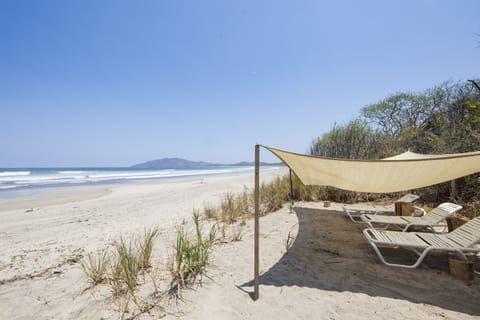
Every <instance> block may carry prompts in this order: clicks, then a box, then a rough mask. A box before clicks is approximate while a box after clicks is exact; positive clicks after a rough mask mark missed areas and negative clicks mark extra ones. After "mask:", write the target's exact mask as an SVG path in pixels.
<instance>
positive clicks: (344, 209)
mask: <svg viewBox="0 0 480 320" xmlns="http://www.w3.org/2000/svg"><path fill="white" fill-rule="evenodd" d="M343 211H344V212H345V214H346V215H347V216H348V217H349V218H350V220H352V221H353V223H363V221H362V219H361V218H360V216H353V215H352V214H351V213H350V211H349V210H347V208H345V207H343ZM355 218H356V219H360V220H355Z"/></svg>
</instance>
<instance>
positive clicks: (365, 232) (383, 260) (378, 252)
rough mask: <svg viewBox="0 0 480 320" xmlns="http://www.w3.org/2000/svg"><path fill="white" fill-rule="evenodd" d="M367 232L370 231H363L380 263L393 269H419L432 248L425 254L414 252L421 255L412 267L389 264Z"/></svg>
mask: <svg viewBox="0 0 480 320" xmlns="http://www.w3.org/2000/svg"><path fill="white" fill-rule="evenodd" d="M367 231H368V229H365V230H363V233H364V234H365V238H366V239H367V241H368V243H370V245H371V246H372V248H373V250H374V251H375V253H376V254H377V256H378V258H379V259H380V261H382V263H383V264H386V265H387V266H391V267H401V268H409V269H414V268H416V267H418V266H419V265H420V264H421V263H422V261H423V259H425V257H426V256H427V254H428V253H429V252H430V250H431V248H426V249H425V250H423V252H421V253H419V252H418V251H417V250H414V252H415V253H417V254H418V255H419V257H418V259H417V261H415V263H414V264H412V265H405V264H397V263H390V262H387V261H386V260H385V258H384V257H383V254H382V253H381V252H380V249H379V248H378V246H377V245H376V243H375V242H374V241H372V239H371V238H370V237H369V236H368V235H367Z"/></svg>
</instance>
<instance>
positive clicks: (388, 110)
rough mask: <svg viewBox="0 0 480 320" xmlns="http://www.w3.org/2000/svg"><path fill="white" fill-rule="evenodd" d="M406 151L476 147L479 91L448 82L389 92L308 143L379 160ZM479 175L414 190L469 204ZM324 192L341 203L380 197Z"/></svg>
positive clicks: (334, 153) (335, 153) (479, 146)
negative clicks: (429, 86) (425, 88)
mask: <svg viewBox="0 0 480 320" xmlns="http://www.w3.org/2000/svg"><path fill="white" fill-rule="evenodd" d="M477 82H478V81H477ZM406 150H410V151H413V152H417V153H426V154H442V153H460V152H469V151H475V150H480V90H478V89H477V88H476V87H475V86H474V85H472V83H470V82H458V83H451V82H447V83H443V84H441V85H439V86H436V87H434V88H431V89H428V90H425V91H424V92H419V93H397V94H394V95H391V96H388V97H387V98H385V99H383V100H381V101H379V102H377V103H374V104H371V105H367V106H365V107H363V108H362V109H361V112H360V116H359V117H358V118H356V119H354V120H352V121H351V122H349V123H347V124H345V125H337V124H335V125H334V126H333V128H332V130H330V131H329V132H327V133H325V134H323V135H322V136H321V137H319V138H318V139H316V140H314V141H313V142H312V145H311V147H310V153H311V154H313V155H319V156H328V157H336V158H347V159H380V158H384V157H388V156H392V155H394V154H398V153H401V152H404V151H406ZM478 177H479V175H478V174H477V175H473V176H469V177H465V178H461V179H457V180H455V181H454V182H451V183H450V182H449V183H443V184H439V185H436V186H431V187H428V188H422V189H421V190H418V193H419V194H421V195H422V199H423V200H424V201H427V202H429V203H431V204H432V205H433V204H438V203H439V202H443V201H446V200H447V199H451V200H453V201H456V202H460V203H468V202H471V201H475V200H476V199H478V198H480V188H478ZM327 193H328V196H327V197H326V199H330V200H333V201H338V200H340V201H346V202H348V201H357V200H359V199H361V200H363V199H369V200H374V199H377V198H378V197H379V196H382V195H365V194H358V193H351V192H345V191H341V190H336V191H334V192H332V191H328V192H327ZM383 196H385V195H383ZM387 196H397V195H387Z"/></svg>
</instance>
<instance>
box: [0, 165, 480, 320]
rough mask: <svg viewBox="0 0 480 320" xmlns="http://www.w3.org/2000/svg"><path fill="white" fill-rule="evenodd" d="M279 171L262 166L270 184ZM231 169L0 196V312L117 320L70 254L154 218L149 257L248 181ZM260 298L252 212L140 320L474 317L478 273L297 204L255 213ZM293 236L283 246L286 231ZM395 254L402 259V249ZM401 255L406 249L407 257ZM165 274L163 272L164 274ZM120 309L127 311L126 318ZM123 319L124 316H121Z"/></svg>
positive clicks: (479, 313)
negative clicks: (418, 255) (380, 244)
mask: <svg viewBox="0 0 480 320" xmlns="http://www.w3.org/2000/svg"><path fill="white" fill-rule="evenodd" d="M283 173H285V171H284V170H278V171H269V172H265V173H264V174H262V175H261V177H262V180H263V181H269V180H270V179H272V178H274V177H275V176H277V175H279V174H283ZM252 185H253V175H252V174H251V173H249V174H236V175H234V176H232V175H225V176H215V177H207V178H203V179H200V178H189V179H177V180H166V181H162V182H148V183H141V184H125V185H115V186H88V187H80V188H69V189H62V190H57V191H48V192H45V193H41V194H37V195H33V196H28V197H23V198H15V199H2V200H0V221H1V224H0V319H118V318H120V315H121V314H120V313H119V312H116V311H115V308H114V304H113V303H112V301H111V299H110V298H109V294H108V289H106V288H93V289H92V288H90V285H89V284H88V282H87V280H86V278H85V276H84V274H83V272H82V270H81V269H80V266H79V263H78V260H79V257H82V256H85V255H87V254H88V253H91V252H98V251H99V250H101V249H102V248H105V247H108V246H111V245H112V243H113V242H114V241H115V240H116V239H118V238H119V236H128V235H130V234H135V233H139V232H142V231H143V230H144V228H146V227H147V228H148V227H150V226H152V225H156V226H158V227H159V230H160V233H161V236H160V237H159V239H158V243H157V244H156V250H155V259H154V261H157V262H158V267H159V269H161V268H163V267H164V266H163V265H162V263H164V262H162V261H165V259H166V258H167V257H168V254H169V250H171V243H172V237H173V234H174V230H175V226H177V225H179V224H182V223H185V221H186V220H189V219H190V217H191V215H192V210H193V209H194V208H198V209H202V208H203V207H204V206H205V205H216V204H218V203H219V201H220V199H221V198H222V196H223V195H224V194H225V193H226V192H232V193H237V192H240V191H242V190H243V189H244V188H245V187H247V188H251V187H252ZM260 223H261V226H260V227H261V229H260V230H261V235H260V238H261V251H260V264H261V265H260V270H261V274H262V276H261V286H260V299H259V300H258V301H253V300H252V299H251V296H250V294H251V292H252V290H253V286H252V279H253V221H251V220H248V221H247V222H246V225H245V226H244V227H243V228H244V229H243V230H244V235H243V238H242V239H241V241H223V242H220V243H219V244H218V245H216V246H215V247H214V251H213V256H212V263H211V265H210V266H209V268H208V269H207V274H206V275H205V276H204V277H203V278H202V282H201V285H198V286H195V287H194V288H192V289H186V290H184V291H183V293H182V297H183V300H181V301H178V303H177V304H176V305H174V306H169V307H168V308H166V309H165V310H166V313H163V312H162V313H160V312H157V313H155V312H151V313H150V314H148V313H147V314H142V315H141V316H138V317H137V319H156V318H160V317H163V318H164V319H175V318H181V319H268V318H272V319H478V318H479V317H480V305H479V304H478V300H479V298H480V281H479V279H478V278H476V279H474V280H472V281H464V280H459V279H456V278H454V277H452V276H451V275H450V274H449V273H448V259H446V257H444V256H432V257H429V258H427V259H426V261H425V263H424V264H422V266H421V267H420V268H418V269H415V270H406V269H398V268H390V267H386V266H384V265H382V264H380V263H379V261H378V259H377V257H376V255H375V254H374V252H373V250H372V249H371V247H370V246H369V245H368V243H367V242H366V241H365V239H363V235H362V233H361V230H362V229H363V226H362V225H359V224H353V223H352V222H351V221H350V220H348V219H347V218H346V217H345V216H344V215H343V214H342V213H341V205H340V204H336V203H334V204H332V206H331V207H329V208H328V209H327V208H323V206H322V203H296V207H295V210H294V212H292V213H290V212H289V210H288V208H286V207H284V208H283V209H281V210H279V211H277V212H275V213H273V214H270V215H268V216H265V217H262V218H261V222H260ZM289 233H290V235H292V236H293V237H294V238H295V241H294V242H293V245H292V246H291V248H290V249H289V250H288V252H287V251H286V241H287V237H288V234H289ZM402 258H403V257H402ZM405 258H408V256H405ZM164 283H168V279H164ZM128 316H129V315H128V314H127V315H126V316H125V317H126V318H128ZM130 316H131V315H130Z"/></svg>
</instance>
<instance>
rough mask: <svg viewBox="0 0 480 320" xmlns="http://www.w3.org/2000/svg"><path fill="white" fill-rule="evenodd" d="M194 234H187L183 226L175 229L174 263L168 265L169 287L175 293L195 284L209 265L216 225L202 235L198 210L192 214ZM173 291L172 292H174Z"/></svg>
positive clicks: (214, 240) (215, 236) (215, 238)
mask: <svg viewBox="0 0 480 320" xmlns="http://www.w3.org/2000/svg"><path fill="white" fill-rule="evenodd" d="M193 222H194V225H195V234H194V235H192V234H189V233H188V232H187V231H186V230H185V228H184V227H183V226H179V227H177V232H176V243H175V248H174V252H175V254H174V261H172V263H171V264H170V272H171V275H172V281H171V284H170V287H171V288H172V289H175V290H176V291H177V292H178V291H179V289H180V288H182V287H185V286H188V285H190V284H193V283H195V281H196V279H197V277H198V276H200V275H202V274H203V273H204V271H205V268H206V267H207V265H208V263H209V257H210V252H211V249H212V247H213V245H214V244H215V242H216V240H217V225H216V224H214V225H213V226H211V227H210V230H209V232H208V233H207V234H206V235H204V234H203V230H202V229H203V226H202V223H201V221H200V213H199V211H198V210H194V212H193ZM175 290H174V291H175Z"/></svg>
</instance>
